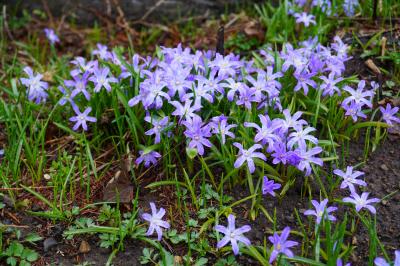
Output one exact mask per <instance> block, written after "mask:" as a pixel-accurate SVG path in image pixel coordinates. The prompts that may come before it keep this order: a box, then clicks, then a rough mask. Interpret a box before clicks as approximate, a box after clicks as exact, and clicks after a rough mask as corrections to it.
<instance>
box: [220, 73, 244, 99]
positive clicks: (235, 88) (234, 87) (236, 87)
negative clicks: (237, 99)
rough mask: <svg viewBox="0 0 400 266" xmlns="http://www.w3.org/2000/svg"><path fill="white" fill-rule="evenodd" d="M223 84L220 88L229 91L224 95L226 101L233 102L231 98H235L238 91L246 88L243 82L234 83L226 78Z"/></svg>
mask: <svg viewBox="0 0 400 266" xmlns="http://www.w3.org/2000/svg"><path fill="white" fill-rule="evenodd" d="M225 82H226V83H222V84H221V86H222V87H224V88H229V89H230V90H229V91H228V93H227V95H226V98H227V99H228V101H233V97H234V96H235V94H236V93H237V92H239V90H240V89H243V88H245V86H246V85H245V84H244V83H243V82H240V81H236V80H234V79H233V78H228V79H226V80H225Z"/></svg>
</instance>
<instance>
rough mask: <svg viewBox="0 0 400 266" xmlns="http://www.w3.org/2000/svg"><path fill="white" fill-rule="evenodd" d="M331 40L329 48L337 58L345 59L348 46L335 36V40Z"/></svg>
mask: <svg viewBox="0 0 400 266" xmlns="http://www.w3.org/2000/svg"><path fill="white" fill-rule="evenodd" d="M345 1H346V0H345ZM350 1H354V0H350ZM355 1H357V0H355ZM333 40H334V41H335V42H334V43H332V44H331V47H332V49H333V50H335V51H336V53H337V56H338V57H339V58H343V59H347V50H349V46H348V45H347V44H345V43H344V42H343V41H342V39H340V37H339V36H335V38H333Z"/></svg>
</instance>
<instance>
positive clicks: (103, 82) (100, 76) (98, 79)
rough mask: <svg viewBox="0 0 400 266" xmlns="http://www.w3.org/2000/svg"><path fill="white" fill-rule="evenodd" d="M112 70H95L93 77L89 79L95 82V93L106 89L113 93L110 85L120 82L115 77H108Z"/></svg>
mask: <svg viewBox="0 0 400 266" xmlns="http://www.w3.org/2000/svg"><path fill="white" fill-rule="evenodd" d="M109 73H110V69H109V68H108V67H105V68H98V69H96V70H94V72H93V76H92V77H90V78H89V80H90V81H92V82H94V84H95V87H94V91H95V92H99V91H100V90H101V88H102V87H104V88H105V89H106V90H107V91H108V92H111V86H110V83H116V82H118V80H117V79H116V78H114V77H108V74H109Z"/></svg>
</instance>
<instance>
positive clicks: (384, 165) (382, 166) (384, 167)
mask: <svg viewBox="0 0 400 266" xmlns="http://www.w3.org/2000/svg"><path fill="white" fill-rule="evenodd" d="M381 169H382V170H383V171H388V170H389V168H388V167H387V166H386V164H382V165H381Z"/></svg>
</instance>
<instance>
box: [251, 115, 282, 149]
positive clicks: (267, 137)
mask: <svg viewBox="0 0 400 266" xmlns="http://www.w3.org/2000/svg"><path fill="white" fill-rule="evenodd" d="M258 117H259V118H260V122H261V127H260V126H259V125H257V124H256V123H249V122H245V123H244V126H245V127H253V128H255V129H256V130H257V134H256V135H255V137H254V141H255V142H261V144H263V145H266V144H267V143H268V149H267V151H268V152H271V151H272V150H273V147H274V143H275V142H276V141H279V140H280V138H279V136H278V135H277V131H278V129H280V128H281V126H282V123H280V120H277V119H274V120H271V119H270V118H269V116H268V115H258Z"/></svg>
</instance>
